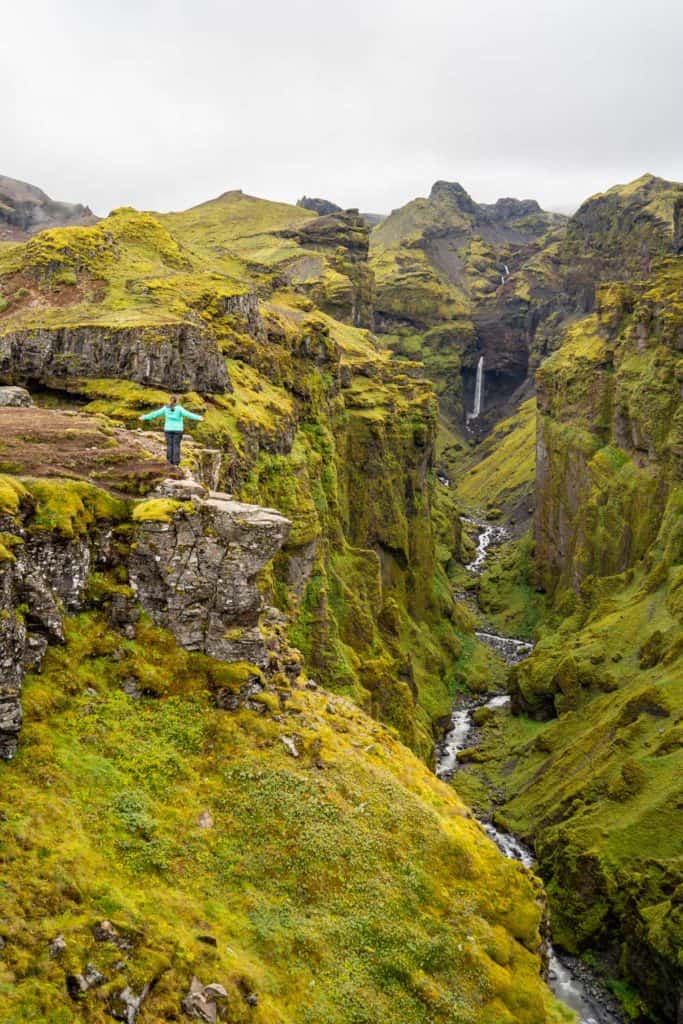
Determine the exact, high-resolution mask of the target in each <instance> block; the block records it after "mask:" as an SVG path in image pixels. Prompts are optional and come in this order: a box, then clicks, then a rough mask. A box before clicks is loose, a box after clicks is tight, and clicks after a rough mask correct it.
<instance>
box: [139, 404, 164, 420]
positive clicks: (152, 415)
mask: <svg viewBox="0 0 683 1024" xmlns="http://www.w3.org/2000/svg"><path fill="white" fill-rule="evenodd" d="M165 412H166V406H165V405H162V407H161V409H155V410H154V412H147V413H145V415H144V416H141V417H140V419H141V420H155V419H156V418H157V417H158V416H163V415H164V413H165Z"/></svg>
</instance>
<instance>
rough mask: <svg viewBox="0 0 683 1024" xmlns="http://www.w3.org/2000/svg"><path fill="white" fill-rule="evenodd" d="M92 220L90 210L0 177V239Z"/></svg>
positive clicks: (93, 220) (19, 237) (92, 215)
mask: <svg viewBox="0 0 683 1024" xmlns="http://www.w3.org/2000/svg"><path fill="white" fill-rule="evenodd" d="M96 221H97V217H95V215H94V214H93V212H92V210H91V209H90V208H89V207H87V206H83V205H82V204H81V203H59V202H56V201H55V200H54V199H50V197H49V196H48V195H46V194H45V192H43V191H42V190H41V189H39V188H36V186H35V185H29V184H27V183H26V182H24V181H17V180H15V179H14V178H7V177H5V176H4V175H1V174H0V240H2V239H16V240H20V239H22V238H27V237H28V236H29V235H32V234H34V233H35V232H36V231H42V230H43V229H44V228H53V227H62V226H65V225H67V224H94V223H96Z"/></svg>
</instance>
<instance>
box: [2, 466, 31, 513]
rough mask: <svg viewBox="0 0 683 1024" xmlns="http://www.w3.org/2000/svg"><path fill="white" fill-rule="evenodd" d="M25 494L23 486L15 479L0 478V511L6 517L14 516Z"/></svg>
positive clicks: (11, 477)
mask: <svg viewBox="0 0 683 1024" xmlns="http://www.w3.org/2000/svg"><path fill="white" fill-rule="evenodd" d="M27 493H28V492H27V490H26V488H25V487H24V485H23V484H22V483H21V482H20V481H19V480H17V479H15V477H13V476H5V475H2V476H0V511H2V512H4V513H6V514H8V515H16V514H17V512H18V511H19V506H20V504H21V502H22V500H23V499H24V498H25V497H26V496H27Z"/></svg>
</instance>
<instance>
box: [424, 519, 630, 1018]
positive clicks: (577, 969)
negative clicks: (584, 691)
mask: <svg viewBox="0 0 683 1024" xmlns="http://www.w3.org/2000/svg"><path fill="white" fill-rule="evenodd" d="M467 521H468V522H470V523H473V524H474V525H476V526H477V528H478V529H479V531H480V532H479V536H478V538H477V552H476V556H475V558H474V560H473V561H472V562H471V563H470V564H469V566H468V569H469V570H470V572H473V573H480V572H482V570H483V568H484V565H485V562H486V557H487V553H488V548H489V545H490V544H491V543H494V544H495V543H501V541H502V540H504V539H505V537H506V531H505V529H504V528H503V527H500V526H493V525H492V524H490V523H485V522H480V521H475V520H467ZM476 635H477V637H478V638H479V640H481V641H482V642H483V643H485V644H487V645H488V646H490V647H492V648H493V649H494V650H496V651H497V652H498V654H499V655H500V656H501V657H502V658H503V659H504V660H505V661H506V662H507V663H508V664H514V663H515V662H517V661H521V660H522V658H525V657H527V656H528V655H529V654H530V653H531V651H532V650H533V645H532V644H530V643H527V642H526V641H523V640H518V639H516V638H514V637H505V636H497V635H496V634H494V633H488V632H484V631H478V632H477V634H476ZM509 702H510V697H509V695H508V694H500V693H499V694H495V695H493V696H491V695H489V696H487V697H485V698H483V699H476V700H471V701H469V702H468V703H466V704H463V703H462V701H458V702H457V703H456V705H455V707H454V708H453V712H452V714H451V719H450V722H449V724H448V728H447V730H446V732H445V734H444V737H443V739H442V741H441V743H440V744H439V746H438V748H437V752H436V768H435V770H436V774H437V775H438V776H439V778H441V779H443V780H444V781H447V782H448V781H450V780H451V779H452V778H453V776H454V775H455V773H456V771H457V768H458V753H459V751H461V750H463V749H464V748H465V747H468V748H469V747H472V746H476V744H477V736H476V729H475V725H474V722H473V718H472V716H473V714H474V712H475V711H476V710H477V708H482V707H486V708H491V709H500V708H503V707H505V706H506V705H507V704H509ZM479 821H480V823H481V824H482V825H483V827H484V829H485V830H486V833H487V835H488V836H489V837H490V838H491V839H492V840H493V841H494V843H495V844H496V845H497V846H498V848H499V849H500V850H501V852H502V853H504V854H505V856H506V857H509V858H510V859H512V860H517V861H519V862H520V863H521V864H523V865H524V866H525V867H526V868H533V865H534V863H535V857H534V854H533V851H532V850H531V849H530V848H529V847H528V846H526V845H525V844H524V843H522V842H521V840H519V839H518V838H517V837H516V836H514V835H513V834H511V833H510V832H505V831H502V830H501V829H499V828H496V826H495V825H493V824H492V823H491V822H490V821H486V820H484V819H479ZM551 926H552V922H551ZM547 956H548V983H549V985H550V987H551V989H552V990H553V992H554V993H555V995H556V996H557V997H558V999H561V1000H562V1002H563V1003H565V1005H567V1006H568V1007H570V1008H571V1009H572V1010H574V1011H576V1013H578V1015H579V1019H580V1022H581V1024H623V1022H624V1019H625V1018H624V1017H623V1016H621V1015H620V1014H619V1013H618V1012H616V1011H615V1009H614V1001H613V999H612V997H611V996H610V995H609V993H608V992H607V991H606V990H605V989H604V988H603V987H602V985H601V984H600V983H599V982H598V981H597V980H596V979H595V978H594V977H593V975H592V974H591V972H590V970H589V969H588V968H587V967H586V966H585V965H583V964H580V965H579V964H578V963H574V962H573V961H570V960H569V959H568V958H560V956H558V954H557V952H556V951H555V949H554V948H553V946H552V944H551V943H550V942H549V944H548V949H547Z"/></svg>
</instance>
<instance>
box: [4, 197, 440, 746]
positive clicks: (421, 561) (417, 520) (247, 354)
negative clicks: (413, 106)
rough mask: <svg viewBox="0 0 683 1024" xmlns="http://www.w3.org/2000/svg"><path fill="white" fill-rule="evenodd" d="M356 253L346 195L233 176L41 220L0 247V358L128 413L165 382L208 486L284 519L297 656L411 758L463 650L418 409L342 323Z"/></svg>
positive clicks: (360, 229)
mask: <svg viewBox="0 0 683 1024" xmlns="http://www.w3.org/2000/svg"><path fill="white" fill-rule="evenodd" d="M367 251H368V229H367V227H366V226H365V223H364V221H363V220H362V218H359V217H358V215H357V214H356V213H355V212H354V211H347V212H345V213H336V214H333V215H330V216H326V217H318V216H316V214H315V213H313V212H311V211H309V210H306V209H302V208H300V207H290V206H286V205H284V204H277V203H269V202H266V201H263V200H257V199H253V198H252V197H249V196H245V195H243V194H242V193H241V192H233V193H227V194H226V195H225V196H222V197H220V198H219V199H217V200H214V201H212V202H210V203H206V204H203V205H202V206H200V207H196V208H195V209H193V210H189V211H186V212H185V213H180V214H169V215H164V216H163V217H157V216H155V215H152V214H149V213H139V212H137V211H134V210H130V209H123V210H119V211H115V212H114V214H112V215H111V216H110V217H108V218H106V219H105V220H103V221H100V222H99V223H98V224H97V225H94V226H92V227H78V228H63V229H55V230H51V231H46V232H43V233H41V234H39V235H36V236H35V237H34V238H32V239H31V240H30V241H29V242H28V243H25V244H16V245H5V246H2V247H1V248H0V294H1V295H2V299H1V300H0V302H1V303H2V306H1V311H0V367H1V371H2V375H3V378H4V380H5V381H11V382H15V383H27V382H28V383H30V384H31V385H32V386H35V385H38V386H39V387H43V388H45V387H47V388H52V389H55V388H57V389H59V390H60V391H61V392H62V393H64V394H65V395H66V394H68V395H69V396H70V399H69V400H71V401H73V400H74V399H77V400H78V401H79V402H81V403H83V402H84V403H85V404H84V405H82V410H83V412H84V414H86V415H89V414H95V413H97V414H106V415H108V416H109V417H112V418H113V419H114V421H118V422H122V423H124V424H127V425H129V426H130V425H132V424H133V423H134V422H135V420H136V418H137V415H138V414H139V413H140V412H141V411H143V410H144V409H145V408H147V407H149V406H152V405H158V404H160V402H161V401H163V398H164V392H163V391H161V390H160V389H161V388H169V389H175V390H180V391H181V392H182V393H183V401H184V402H185V403H186V404H187V405H188V406H189V407H190V408H192V409H194V410H195V411H197V412H200V413H202V415H203V416H204V420H203V422H202V424H201V425H200V426H199V427H198V428H196V430H195V437H196V438H197V440H198V441H199V443H200V444H201V445H203V446H205V447H208V448H211V449H215V450H217V451H219V452H220V453H221V456H222V459H221V471H220V479H219V481H218V483H219V484H220V486H222V487H223V488H224V489H227V490H230V491H231V492H233V493H235V494H236V495H238V496H241V497H244V498H246V499H247V500H251V501H255V502H258V503H261V504H266V505H272V506H275V507H277V508H280V509H282V511H284V512H285V514H287V515H289V516H291V518H292V521H293V529H292V533H291V536H290V539H289V542H288V544H287V547H286V549H285V551H284V552H283V553H282V554H281V556H279V558H278V560H277V562H276V565H275V569H274V571H273V573H272V574H271V580H270V584H269V585H270V588H271V590H272V592H273V595H274V600H276V601H277V603H278V604H279V606H280V607H281V609H282V610H283V611H285V612H286V613H287V614H288V615H289V616H290V619H291V622H292V627H291V628H292V636H293V638H294V639H295V640H296V642H297V643H298V644H299V645H300V647H301V649H302V650H303V651H304V652H305V655H306V657H307V659H308V661H309V667H310V670H311V671H312V672H315V674H316V676H317V678H319V679H320V681H321V682H323V683H325V684H326V685H328V686H330V687H333V688H334V689H336V690H338V691H340V692H345V693H347V694H349V695H352V696H353V697H354V698H355V699H356V700H357V701H358V702H359V703H361V704H362V705H363V706H365V707H367V708H368V709H371V710H372V711H373V712H374V713H375V714H377V715H378V716H379V717H381V718H382V719H383V720H384V721H386V722H388V723H389V724H391V725H393V726H394V727H395V728H396V729H397V730H398V731H399V733H400V735H401V736H402V737H403V739H404V740H405V741H406V742H408V743H409V744H410V745H411V746H413V747H414V748H415V749H419V750H421V751H422V752H423V753H424V754H427V753H428V752H429V750H430V749H431V746H432V742H433V738H432V725H431V723H432V721H433V720H434V719H435V718H438V717H440V716H443V715H444V714H446V713H447V711H448V706H449V680H450V676H451V674H452V666H453V664H454V661H455V659H456V658H457V656H458V654H459V650H460V648H459V640H458V632H459V627H458V617H457V609H456V607H455V605H454V602H453V600H452V597H451V595H450V592H449V588H448V586H447V585H446V581H445V576H444V574H443V571H442V569H441V562H440V561H439V559H438V558H437V557H436V550H435V543H434V536H433V527H432V517H431V506H432V488H433V469H432V464H433V453H434V445H435V433H436V404H435V401H434V397H433V395H432V392H431V388H430V386H429V384H428V383H427V382H426V381H423V380H420V379H419V369H417V373H416V367H415V366H414V365H413V364H402V363H401V362H399V361H398V360H394V359H391V358H390V356H389V355H388V354H387V353H386V352H384V351H381V350H380V349H379V348H378V346H377V344H376V342H375V341H374V339H373V337H372V336H371V335H370V334H368V333H367V331H365V330H363V329H360V328H359V327H357V326H355V325H357V324H359V323H360V324H362V323H369V322H370V320H371V315H372V296H373V275H372V272H371V270H370V268H369V266H368V262H367ZM316 304H317V305H316ZM330 314H335V316H332V315H330ZM335 317H336V318H335Z"/></svg>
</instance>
